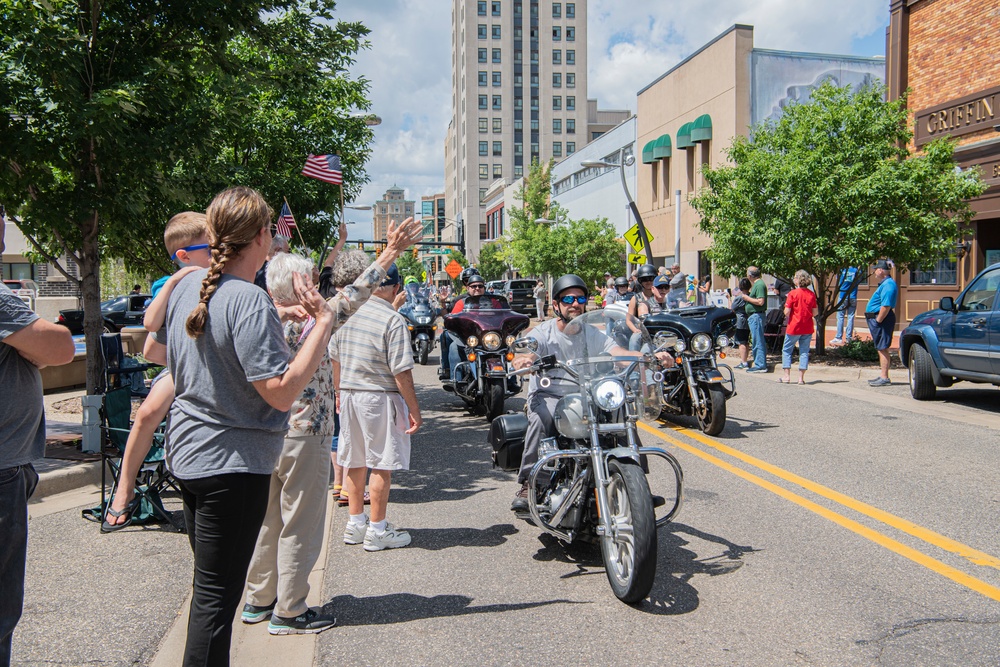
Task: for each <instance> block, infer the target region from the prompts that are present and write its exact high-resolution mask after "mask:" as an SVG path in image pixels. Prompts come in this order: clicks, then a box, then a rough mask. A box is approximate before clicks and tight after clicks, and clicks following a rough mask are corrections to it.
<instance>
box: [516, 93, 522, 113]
mask: <svg viewBox="0 0 1000 667" xmlns="http://www.w3.org/2000/svg"><path fill="white" fill-rule="evenodd" d="M523 108H524V98H522V97H521V96H520V95H517V96H515V97H514V111H520V110H521V109H523Z"/></svg>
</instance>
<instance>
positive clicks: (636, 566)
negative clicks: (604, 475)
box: [601, 460, 656, 604]
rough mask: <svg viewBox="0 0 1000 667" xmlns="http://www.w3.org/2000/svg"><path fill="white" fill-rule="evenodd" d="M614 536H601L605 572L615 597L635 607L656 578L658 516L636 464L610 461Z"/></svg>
mask: <svg viewBox="0 0 1000 667" xmlns="http://www.w3.org/2000/svg"><path fill="white" fill-rule="evenodd" d="M608 477H609V484H608V511H609V513H610V515H609V518H610V521H611V534H610V535H604V536H602V537H601V554H602V555H603V556H604V570H605V572H607V574H608V583H610V584H611V590H613V591H614V593H615V596H616V597H617V598H618V599H619V600H621V601H622V602H627V603H629V604H632V603H634V602H638V601H639V600H642V599H643V598H645V597H646V596H647V595H649V590H650V589H651V588H652V587H653V579H654V578H655V577H656V517H655V515H654V514H653V500H652V497H651V496H650V493H649V485H648V484H647V483H646V476H645V475H643V474H642V470H641V469H640V468H639V466H638V465H636V464H635V463H629V462H624V461H618V460H611V461H609V462H608Z"/></svg>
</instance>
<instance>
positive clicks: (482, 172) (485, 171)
mask: <svg viewBox="0 0 1000 667" xmlns="http://www.w3.org/2000/svg"><path fill="white" fill-rule="evenodd" d="M489 177H490V165H488V164H481V165H479V180H483V179H488V178H489Z"/></svg>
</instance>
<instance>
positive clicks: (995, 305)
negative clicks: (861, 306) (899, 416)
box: [899, 264, 1000, 401]
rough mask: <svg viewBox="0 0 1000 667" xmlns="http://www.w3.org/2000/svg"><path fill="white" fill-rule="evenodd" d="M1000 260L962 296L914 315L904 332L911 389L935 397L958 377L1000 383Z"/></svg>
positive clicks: (919, 397) (901, 353) (923, 397)
mask: <svg viewBox="0 0 1000 667" xmlns="http://www.w3.org/2000/svg"><path fill="white" fill-rule="evenodd" d="M998 291H1000V264H993V265H992V266H989V267H987V268H986V269H985V270H984V271H983V272H982V273H980V274H979V275H978V276H976V278H975V280H973V281H972V282H971V283H969V286H968V287H966V288H965V290H964V291H963V292H962V293H961V294H960V295H959V297H958V299H957V300H956V299H952V298H951V297H950V296H946V297H943V298H942V299H941V303H940V307H939V308H937V309H936V310H930V311H928V312H926V313H922V314H920V315H918V316H917V317H915V318H913V321H912V322H910V326H908V327H906V328H905V329H903V331H902V333H900V335H899V356H900V358H901V359H902V360H903V363H904V364H906V366H907V368H909V370H910V393H911V394H912V395H913V398H915V399H917V400H919V401H927V400H930V399H932V398H934V395H935V393H936V392H937V388H938V387H950V386H951V385H952V384H954V383H955V382H956V381H958V380H966V381H968V382H979V383H984V384H985V383H989V384H995V385H998V386H1000V296H998Z"/></svg>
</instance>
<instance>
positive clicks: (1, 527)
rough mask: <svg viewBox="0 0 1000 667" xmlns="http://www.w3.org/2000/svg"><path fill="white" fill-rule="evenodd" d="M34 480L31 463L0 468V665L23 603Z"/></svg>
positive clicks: (5, 659)
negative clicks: (29, 500) (29, 510)
mask: <svg viewBox="0 0 1000 667" xmlns="http://www.w3.org/2000/svg"><path fill="white" fill-rule="evenodd" d="M37 480H38V476H37V475H36V474H35V471H34V468H32V466H31V465H23V466H15V467H13V468H5V469H3V470H0V591H3V593H2V594H0V666H3V667H7V666H8V665H10V660H11V656H10V647H11V637H12V636H13V634H14V628H15V627H17V622H18V621H19V620H20V619H21V608H22V607H23V605H24V568H25V559H26V558H27V554H28V495H29V487H30V490H34V482H36V481H37Z"/></svg>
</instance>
